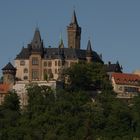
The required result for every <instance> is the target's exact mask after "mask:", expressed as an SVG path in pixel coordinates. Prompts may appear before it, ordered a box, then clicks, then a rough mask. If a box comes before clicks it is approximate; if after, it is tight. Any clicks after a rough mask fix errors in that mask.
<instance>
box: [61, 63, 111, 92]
mask: <svg viewBox="0 0 140 140" xmlns="http://www.w3.org/2000/svg"><path fill="white" fill-rule="evenodd" d="M64 74H65V77H68V80H67V83H68V84H67V87H68V88H69V89H71V90H95V89H111V88H112V87H111V84H110V82H109V78H108V76H107V74H106V71H105V68H104V65H103V64H99V63H78V64H75V65H73V66H71V67H70V68H68V69H67V70H66V71H65V72H64Z"/></svg>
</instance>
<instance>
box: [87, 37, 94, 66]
mask: <svg viewBox="0 0 140 140" xmlns="http://www.w3.org/2000/svg"><path fill="white" fill-rule="evenodd" d="M86 59H87V62H88V63H89V62H92V60H93V51H92V47H91V42H90V40H88V44H87V50H86Z"/></svg>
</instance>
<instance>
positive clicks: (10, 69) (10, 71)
mask: <svg viewBox="0 0 140 140" xmlns="http://www.w3.org/2000/svg"><path fill="white" fill-rule="evenodd" d="M2 71H3V83H4V84H10V85H13V84H14V83H15V75H16V68H15V67H14V66H13V65H12V64H11V63H10V62H9V63H8V64H7V65H6V66H5V67H4V68H3V69H2Z"/></svg>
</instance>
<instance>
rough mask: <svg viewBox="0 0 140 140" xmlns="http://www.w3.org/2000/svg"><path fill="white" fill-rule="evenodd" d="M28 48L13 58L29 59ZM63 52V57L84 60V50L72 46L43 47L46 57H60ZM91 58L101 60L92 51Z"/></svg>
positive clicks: (29, 52)
mask: <svg viewBox="0 0 140 140" xmlns="http://www.w3.org/2000/svg"><path fill="white" fill-rule="evenodd" d="M31 51H32V50H30V48H29V47H28V48H22V50H21V52H20V53H19V54H18V55H17V56H16V58H15V59H29V57H30V54H31ZM62 52H63V55H64V57H65V59H68V60H69V59H80V60H86V52H87V51H86V50H82V49H74V48H44V55H43V56H44V58H46V59H58V58H60V57H61V55H62ZM93 60H94V61H95V62H101V63H103V61H102V60H101V58H100V57H99V55H98V54H97V53H96V52H95V51H93Z"/></svg>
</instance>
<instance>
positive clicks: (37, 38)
mask: <svg viewBox="0 0 140 140" xmlns="http://www.w3.org/2000/svg"><path fill="white" fill-rule="evenodd" d="M37 42H41V35H40V31H39V28H38V27H37V28H36V29H35V33H34V37H33V40H32V43H37Z"/></svg>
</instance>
